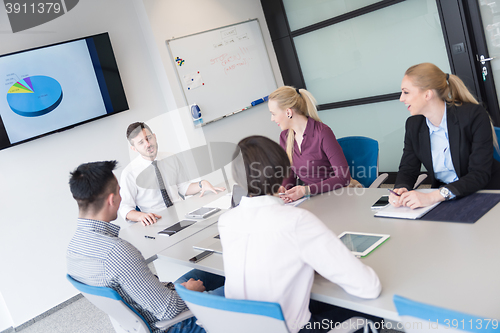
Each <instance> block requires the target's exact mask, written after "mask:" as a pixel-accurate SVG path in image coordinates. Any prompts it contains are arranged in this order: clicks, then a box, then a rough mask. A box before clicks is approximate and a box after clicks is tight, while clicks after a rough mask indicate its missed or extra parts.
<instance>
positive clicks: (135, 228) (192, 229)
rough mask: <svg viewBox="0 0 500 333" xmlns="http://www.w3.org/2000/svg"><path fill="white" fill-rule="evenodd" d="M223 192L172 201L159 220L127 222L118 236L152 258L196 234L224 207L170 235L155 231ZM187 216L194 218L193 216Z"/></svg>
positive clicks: (167, 225) (214, 220) (171, 223)
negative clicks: (144, 222)
mask: <svg viewBox="0 0 500 333" xmlns="http://www.w3.org/2000/svg"><path fill="white" fill-rule="evenodd" d="M226 194H227V190H226V191H223V192H220V193H218V194H214V193H205V194H204V195H203V197H201V198H200V197H199V195H193V196H192V197H190V198H188V199H186V200H183V201H178V202H175V203H174V205H173V206H172V207H170V208H168V209H165V210H164V211H163V212H160V213H159V214H158V215H160V216H161V219H159V220H158V222H156V223H155V224H152V225H148V226H144V225H142V223H137V222H126V227H122V228H121V229H120V237H121V238H123V239H125V240H126V241H128V242H130V243H131V244H133V245H134V246H135V247H137V248H138V249H139V251H141V253H142V255H143V256H144V258H145V259H146V261H151V260H154V259H155V258H156V255H157V254H158V253H159V252H160V251H162V250H164V249H167V248H169V247H171V246H172V245H174V244H177V243H178V242H180V241H182V240H184V239H186V238H187V237H189V236H191V235H193V234H196V233H197V232H199V231H201V230H203V229H204V228H206V227H208V226H210V225H212V224H214V223H215V222H217V219H218V216H219V215H220V214H221V213H222V212H224V210H221V211H220V212H218V213H216V214H214V215H211V216H209V217H208V218H206V219H200V220H199V221H198V222H196V223H195V224H193V225H190V226H189V227H187V228H185V229H183V230H181V231H179V232H177V233H175V234H174V235H172V236H163V235H158V231H161V230H163V229H165V228H167V227H169V226H171V225H173V224H175V223H177V222H179V221H180V220H182V219H185V215H186V214H187V213H189V212H191V211H193V210H195V209H197V208H200V207H202V206H204V205H207V204H209V203H210V202H212V201H214V200H216V199H218V198H220V197H222V196H224V195H226ZM187 219H188V220H197V219H193V218H187ZM122 224H123V223H122ZM145 236H151V237H155V239H150V238H146V237H145Z"/></svg>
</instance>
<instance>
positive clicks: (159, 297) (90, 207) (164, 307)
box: [67, 161, 224, 333]
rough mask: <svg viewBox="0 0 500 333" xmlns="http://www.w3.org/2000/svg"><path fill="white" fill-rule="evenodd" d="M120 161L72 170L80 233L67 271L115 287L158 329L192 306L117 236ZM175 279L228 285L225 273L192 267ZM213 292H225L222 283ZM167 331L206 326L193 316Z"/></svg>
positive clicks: (198, 285)
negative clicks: (116, 168) (209, 271)
mask: <svg viewBox="0 0 500 333" xmlns="http://www.w3.org/2000/svg"><path fill="white" fill-rule="evenodd" d="M115 166H116V161H107V162H94V163H87V164H82V165H80V166H79V167H78V168H77V169H76V170H75V171H73V172H72V173H71V177H70V181H69V184H70V189H71V193H72V194H73V198H75V200H76V201H77V203H78V208H79V215H78V225H77V230H76V233H75V235H74V236H73V238H72V240H71V242H70V243H69V246H68V252H67V264H68V274H69V275H71V276H72V277H73V278H74V279H75V280H77V281H80V282H81V283H84V284H87V285H91V286H98V287H109V288H113V289H114V290H116V291H117V292H118V294H120V296H121V297H122V298H123V299H124V300H125V302H127V303H128V304H130V305H131V306H132V307H134V309H136V310H137V311H138V312H139V313H140V314H141V315H142V316H143V317H144V318H145V319H146V321H147V322H148V324H149V326H150V327H151V329H152V330H153V332H154V333H159V332H160V330H159V329H157V328H156V327H155V323H156V322H158V321H160V320H168V319H172V318H174V317H175V316H177V315H178V314H179V313H181V312H183V311H184V310H186V309H187V307H186V304H185V303H184V301H183V300H182V299H181V298H180V297H179V295H178V294H177V292H176V291H175V288H174V285H173V284H172V283H171V282H168V283H165V282H160V281H159V280H158V278H157V277H156V276H154V275H153V273H152V272H151V270H150V269H149V268H148V266H147V265H146V261H145V260H144V257H143V256H142V254H141V253H140V252H139V250H138V249H137V248H135V247H134V246H133V245H132V244H130V243H128V242H127V241H125V240H123V239H121V238H120V237H118V233H119V231H120V227H119V226H117V225H114V224H112V223H110V222H111V221H113V220H115V219H116V217H117V212H118V207H119V206H120V202H121V197H120V186H119V185H118V181H117V179H116V177H115V175H114V174H113V170H114V168H115ZM193 277H194V278H193ZM200 279H201V280H200ZM183 281H184V282H183ZM176 282H177V283H181V282H182V285H184V286H185V287H186V288H187V289H190V290H195V291H200V292H202V291H205V288H206V289H207V290H213V289H216V288H219V287H221V286H223V285H224V278H223V277H221V276H218V275H213V274H210V273H205V272H201V271H198V270H193V271H190V272H188V273H186V274H185V275H184V276H182V277H181V278H180V279H178V280H177V281H176ZM213 293H214V294H216V295H223V288H219V289H217V290H214V292H213ZM168 332H169V333H173V332H193V333H201V332H205V331H204V330H203V329H202V328H200V327H199V326H198V325H196V319H195V318H194V317H193V318H190V319H186V320H184V321H182V322H180V323H178V324H176V325H174V326H172V327H171V328H170V329H169V330H168Z"/></svg>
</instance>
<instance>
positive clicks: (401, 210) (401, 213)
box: [374, 189, 441, 220]
mask: <svg viewBox="0 0 500 333" xmlns="http://www.w3.org/2000/svg"><path fill="white" fill-rule="evenodd" d="M435 190H436V189H421V190H416V191H419V192H424V193H429V192H432V191H435ZM440 203H441V202H437V203H435V204H433V205H431V206H427V207H421V208H416V209H411V208H410V207H394V206H393V205H388V206H387V207H384V208H382V209H380V210H379V211H377V212H376V213H375V215H374V216H375V217H391V218H396V219H410V220H415V219H418V218H420V217H422V216H423V215H425V214H426V213H427V212H429V211H431V210H432V209H433V208H434V207H436V206H437V205H439V204H440Z"/></svg>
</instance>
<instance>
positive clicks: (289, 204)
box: [285, 197, 307, 207]
mask: <svg viewBox="0 0 500 333" xmlns="http://www.w3.org/2000/svg"><path fill="white" fill-rule="evenodd" d="M306 200H307V198H306V197H303V198H301V199H297V200H295V201H292V202H289V203H286V204H285V205H287V206H295V207H297V206H298V205H300V204H301V203H303V202H304V201H306Z"/></svg>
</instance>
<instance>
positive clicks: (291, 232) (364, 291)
mask: <svg viewBox="0 0 500 333" xmlns="http://www.w3.org/2000/svg"><path fill="white" fill-rule="evenodd" d="M332 218H335V217H334V216H332ZM219 232H220V238H221V242H222V247H223V259H224V272H225V276H226V283H225V295H226V297H228V298H235V299H249V300H257V301H266V302H276V303H279V304H280V305H281V309H282V311H283V315H284V317H285V321H286V323H287V326H288V329H289V330H290V332H292V333H295V332H298V331H299V330H300V328H301V327H302V326H303V325H305V324H306V323H307V322H308V321H309V319H310V317H311V313H310V312H309V308H308V307H309V298H310V293H311V287H312V284H313V280H314V271H317V272H318V273H319V274H321V275H322V276H324V277H325V278H327V279H328V280H330V281H332V282H334V283H336V284H338V285H339V286H341V287H342V288H343V289H344V290H345V291H346V292H348V293H349V294H352V295H355V296H359V297H363V298H376V297H377V296H378V295H379V294H380V291H381V285H380V281H379V279H378V277H377V274H376V273H375V272H374V271H373V269H371V268H370V267H368V266H366V265H364V264H362V263H361V261H359V260H358V259H357V258H356V257H355V256H354V255H353V254H352V253H351V252H350V251H349V250H348V249H347V248H346V247H345V246H344V244H343V243H342V242H341V241H340V240H339V238H338V237H337V236H336V235H335V234H334V233H333V232H332V231H331V230H330V229H328V228H327V227H326V226H325V225H324V224H323V223H322V222H321V221H320V220H319V219H318V218H317V217H316V216H315V215H314V214H312V213H311V212H309V211H306V210H304V209H301V208H298V207H290V206H285V205H284V204H283V200H282V199H280V198H277V197H272V196H257V197H251V198H249V197H243V198H242V199H241V202H240V205H239V206H238V207H236V208H234V209H232V210H230V211H228V212H226V213H224V214H223V215H222V216H221V217H220V218H219Z"/></svg>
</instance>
